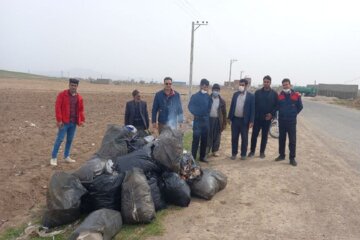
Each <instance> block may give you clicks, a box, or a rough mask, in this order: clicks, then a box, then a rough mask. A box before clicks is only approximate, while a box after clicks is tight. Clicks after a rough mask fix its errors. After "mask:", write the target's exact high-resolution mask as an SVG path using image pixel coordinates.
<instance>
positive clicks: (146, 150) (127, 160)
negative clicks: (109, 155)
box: [114, 145, 161, 173]
mask: <svg viewBox="0 0 360 240" xmlns="http://www.w3.org/2000/svg"><path fill="white" fill-rule="evenodd" d="M135 167H137V168H140V169H142V170H143V171H144V172H145V173H146V172H161V169H160V168H159V166H158V165H157V164H156V163H155V162H154V161H153V160H152V158H151V146H150V145H146V146H144V147H143V148H141V149H139V150H136V151H134V152H131V153H129V154H127V155H124V156H121V157H117V158H116V159H115V160H114V169H115V170H116V171H118V172H126V171H129V170H131V169H133V168H135Z"/></svg>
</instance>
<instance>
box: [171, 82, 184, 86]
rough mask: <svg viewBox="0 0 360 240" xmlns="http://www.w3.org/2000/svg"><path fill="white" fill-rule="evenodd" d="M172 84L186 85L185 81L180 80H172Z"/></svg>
mask: <svg viewBox="0 0 360 240" xmlns="http://www.w3.org/2000/svg"><path fill="white" fill-rule="evenodd" d="M172 84H173V85H175V86H186V82H182V81H173V82H172Z"/></svg>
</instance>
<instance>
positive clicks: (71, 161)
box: [64, 157, 76, 163]
mask: <svg viewBox="0 0 360 240" xmlns="http://www.w3.org/2000/svg"><path fill="white" fill-rule="evenodd" d="M64 160H65V162H67V163H74V162H76V161H75V160H74V159H71V158H70V157H66V158H65V159H64Z"/></svg>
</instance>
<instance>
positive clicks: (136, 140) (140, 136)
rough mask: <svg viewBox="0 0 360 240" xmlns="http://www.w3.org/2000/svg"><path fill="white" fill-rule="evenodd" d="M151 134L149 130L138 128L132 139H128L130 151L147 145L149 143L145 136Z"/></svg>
mask: <svg viewBox="0 0 360 240" xmlns="http://www.w3.org/2000/svg"><path fill="white" fill-rule="evenodd" d="M150 135H151V134H150V133H149V131H148V130H138V131H137V132H136V134H135V135H134V136H133V137H132V138H131V139H129V140H127V141H126V143H127V146H128V153H130V152H132V151H135V150H138V149H141V148H142V147H143V146H145V145H146V144H147V143H148V142H147V141H146V139H145V137H148V136H150Z"/></svg>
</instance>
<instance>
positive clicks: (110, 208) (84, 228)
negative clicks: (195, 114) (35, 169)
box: [42, 125, 227, 239]
mask: <svg viewBox="0 0 360 240" xmlns="http://www.w3.org/2000/svg"><path fill="white" fill-rule="evenodd" d="M226 184H227V177H226V176H225V175H224V174H223V173H221V172H219V171H216V170H212V169H201V168H200V166H199V165H197V164H196V162H195V161H194V159H193V157H192V155H191V154H190V153H186V152H184V150H183V134H182V133H181V132H180V131H177V130H172V129H170V128H165V129H164V130H163V131H162V133H161V134H160V136H159V137H158V138H156V139H154V137H153V136H151V135H146V134H144V133H143V132H142V133H139V132H137V130H136V129H135V128H134V127H133V126H131V125H127V126H119V125H109V126H108V128H107V131H106V133H105V135H104V137H103V140H102V143H101V147H100V149H99V150H98V151H97V153H95V154H94V155H93V156H92V157H91V158H90V159H89V160H88V161H86V162H85V163H84V164H83V165H82V166H81V167H80V168H79V169H77V170H76V171H74V172H71V173H67V172H56V173H54V174H53V176H52V177H51V180H50V183H49V188H48V193H47V209H46V210H45V213H44V215H43V222H42V224H43V226H44V227H46V228H54V227H58V226H61V225H65V224H69V223H72V222H74V221H76V220H78V219H79V218H80V216H82V215H84V214H89V215H88V216H87V217H86V218H85V220H84V221H83V222H82V224H80V225H79V226H78V228H77V229H76V230H75V231H74V232H73V234H72V235H71V237H70V239H84V238H86V237H90V238H91V237H92V238H91V239H93V238H94V239H111V238H112V237H113V236H114V235H116V233H118V232H119V231H120V229H121V226H122V224H123V223H126V224H138V223H149V222H151V221H152V220H153V219H154V218H155V217H156V214H155V213H156V211H159V210H161V209H164V208H166V207H167V205H168V204H173V205H176V206H181V207H187V206H188V205H189V203H190V201H191V196H196V197H199V198H203V199H206V200H210V199H211V198H212V197H213V196H214V195H215V194H216V193H217V192H218V191H220V190H222V189H224V188H225V187H226Z"/></svg>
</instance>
